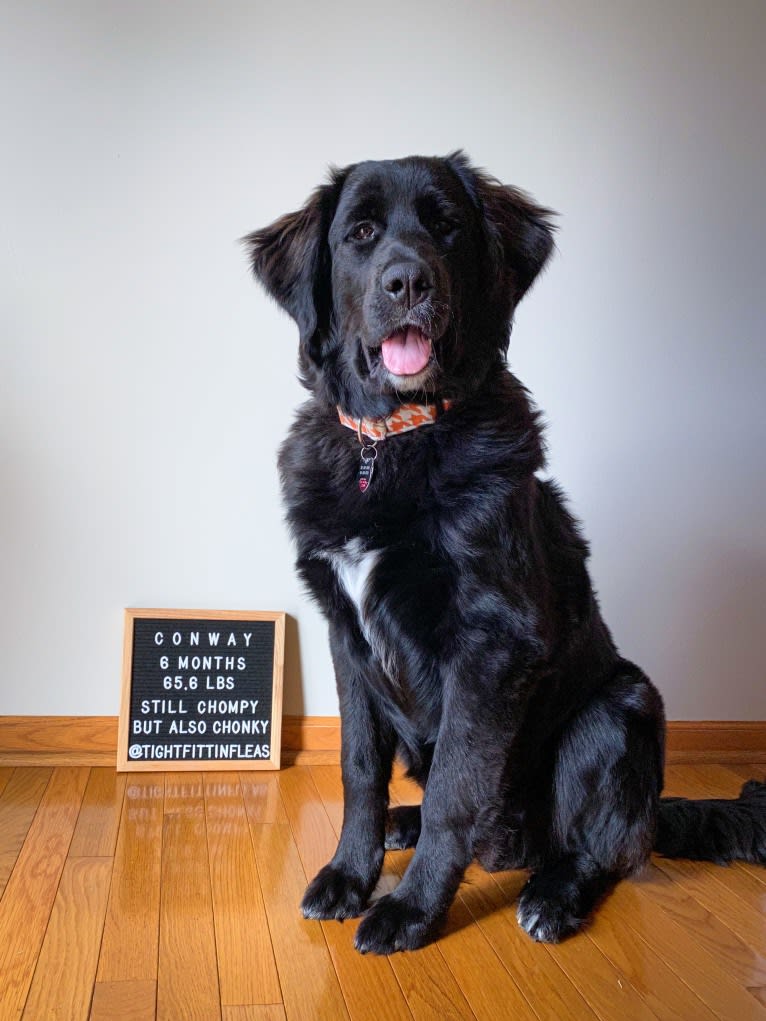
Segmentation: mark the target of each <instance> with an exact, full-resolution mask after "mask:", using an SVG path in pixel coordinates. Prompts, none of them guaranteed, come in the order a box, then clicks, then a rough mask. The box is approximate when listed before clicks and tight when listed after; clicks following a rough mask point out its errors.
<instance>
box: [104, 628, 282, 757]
mask: <svg viewBox="0 0 766 1021" xmlns="http://www.w3.org/2000/svg"><path fill="white" fill-rule="evenodd" d="M284 650H285V615H284V613H281V612H280V613H269V612H265V611H247V610H242V611H240V610H143V609H127V610H126V611H125V640H124V652H123V667H122V699H121V704H120V721H119V727H118V734H117V770H118V771H123V772H124V771H131V772H134V771H135V772H150V771H155V772H156V771H161V770H172V771H173V772H176V771H189V770H195V771H196V770H208V769H210V770H235V769H236V770H246V769H279V756H280V747H281V736H282V684H283V675H284Z"/></svg>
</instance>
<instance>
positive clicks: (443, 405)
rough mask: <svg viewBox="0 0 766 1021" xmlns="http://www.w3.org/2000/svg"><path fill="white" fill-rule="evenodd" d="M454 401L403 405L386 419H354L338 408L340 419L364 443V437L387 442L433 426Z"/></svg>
mask: <svg viewBox="0 0 766 1021" xmlns="http://www.w3.org/2000/svg"><path fill="white" fill-rule="evenodd" d="M452 403H453V402H452V401H441V402H440V404H402V405H400V406H399V407H398V408H397V409H396V411H392V412H391V414H390V415H387V416H386V417H385V418H352V417H351V415H346V414H345V412H343V411H341V410H340V408H338V418H339V419H340V421H341V423H342V424H343V425H345V426H347V427H348V428H349V429H353V430H354V432H355V433H356V434H357V436H358V437H359V442H360V443H363V442H364V441H363V439H362V437H363V436H367V437H368V438H369V439H371V440H374V441H376V442H377V440H385V439H386V438H387V437H388V436H396V435H397V434H398V433H406V432H409V431H410V429H419V428H420V426H421V425H431V424H432V423H433V422H435V421H436V419H437V418H438V417H439V414H440V412H441V411H442V410H444V411H446V410H447V409H448V408H450V407H451V406H452Z"/></svg>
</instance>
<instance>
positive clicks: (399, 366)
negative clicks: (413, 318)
mask: <svg viewBox="0 0 766 1021" xmlns="http://www.w3.org/2000/svg"><path fill="white" fill-rule="evenodd" d="M380 357H381V359H382V360H383V364H384V365H385V367H386V368H387V369H388V371H389V372H390V373H391V375H392V376H417V375H418V374H419V373H421V372H422V371H423V370H424V369H425V368H426V366H427V365H428V363H429V362H430V361H431V358H432V357H433V344H432V343H431V338H430V337H427V336H426V335H425V333H423V331H422V330H420V329H418V327H417V326H406V327H404V328H403V329H401V330H396V332H394V333H392V334H391V336H390V337H386V339H385V340H384V341H383V343H382V344H381V346H380Z"/></svg>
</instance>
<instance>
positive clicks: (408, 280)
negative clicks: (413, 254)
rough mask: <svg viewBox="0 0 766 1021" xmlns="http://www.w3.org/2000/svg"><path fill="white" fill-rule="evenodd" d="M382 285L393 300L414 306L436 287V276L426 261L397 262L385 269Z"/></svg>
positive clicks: (407, 306) (406, 306) (407, 305)
mask: <svg viewBox="0 0 766 1021" xmlns="http://www.w3.org/2000/svg"><path fill="white" fill-rule="evenodd" d="M381 285H382V287H383V290H384V291H385V292H386V294H387V295H388V296H389V298H390V299H391V300H392V301H395V302H396V303H397V304H398V305H404V307H405V308H414V307H415V306H416V305H419V304H420V302H421V301H425V299H426V298H427V297H428V295H429V294H430V293H431V291H432V290H433V289H434V278H433V274H432V272H431V270H430V269H429V267H428V266H427V265H426V264H425V263H424V262H419V261H410V262H397V263H395V264H394V265H393V266H389V267H388V268H387V269H386V270H385V271H384V273H383V276H382V277H381Z"/></svg>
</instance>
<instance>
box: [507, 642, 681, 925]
mask: <svg viewBox="0 0 766 1021" xmlns="http://www.w3.org/2000/svg"><path fill="white" fill-rule="evenodd" d="M663 735H664V714H663V710H662V701H661V699H660V696H659V694H658V693H657V691H656V689H655V688H654V687H653V685H652V684H651V682H650V681H649V680H648V679H647V678H646V677H645V676H644V675H643V674H642V673H641V671H640V670H639V669H638V667H635V666H634V665H633V664H632V663H628V662H627V661H624V660H621V661H620V662H619V664H618V667H617V670H616V672H615V676H614V678H613V680H611V681H610V682H609V683H608V684H607V685H606V686H605V687H604V688H603V689H601V690H600V691H599V692H598V693H597V694H596V695H595V696H594V698H593V699H592V700H591V701H590V702H589V703H588V704H587V705H586V706H585V707H584V709H582V710H581V711H580V712H579V713H578V714H577V715H576V716H575V717H573V719H572V720H570V721H569V723H568V724H567V725H566V727H565V729H564V731H563V734H562V736H561V739H560V741H559V744H558V748H557V753H556V763H555V768H554V773H553V791H552V819H551V824H550V825H551V830H550V837H549V850H548V853H547V855H546V859H547V860H546V861H544V862H543V864H542V866H541V867H539V868H538V869H537V871H536V872H535V873H534V874H533V875H532V876H531V877H530V879H529V881H528V882H527V884H526V886H525V887H524V889H523V890H522V892H521V895H520V897H519V905H518V912H517V914H518V919H519V922H520V923H521V925H522V927H523V928H524V929H525V930H526V931H527V932H528V933H529V935H530V936H532V938H533V939H536V940H540V941H543V942H551V943H557V942H559V941H560V940H562V939H564V938H566V937H567V936H570V935H572V933H574V932H576V931H577V930H578V929H579V928H580V927H581V926H582V924H583V922H584V921H585V920H586V918H587V917H588V915H589V914H590V912H591V911H592V910H593V908H594V907H595V906H596V904H597V902H598V901H599V899H600V898H601V897H602V896H603V895H604V894H605V893H606V892H607V891H608V890H609V888H610V887H611V886H613V885H614V883H616V882H617V880H618V879H620V878H622V877H623V876H627V875H630V874H631V873H633V872H635V871H637V870H638V869H640V868H641V867H642V866H643V865H644V863H645V862H646V861H647V859H648V858H649V854H650V852H651V849H652V844H653V841H654V834H655V829H656V820H657V807H658V802H659V794H660V790H661V788H662V757H663Z"/></svg>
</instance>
